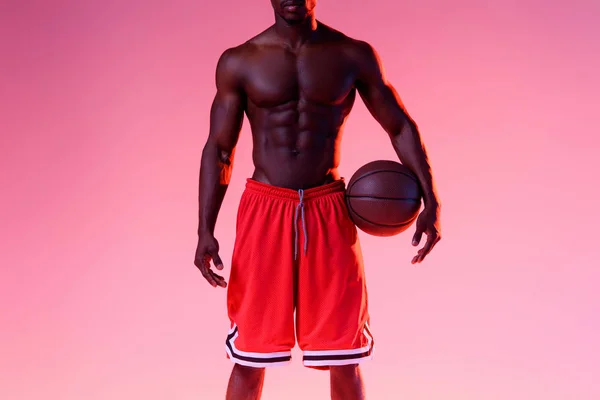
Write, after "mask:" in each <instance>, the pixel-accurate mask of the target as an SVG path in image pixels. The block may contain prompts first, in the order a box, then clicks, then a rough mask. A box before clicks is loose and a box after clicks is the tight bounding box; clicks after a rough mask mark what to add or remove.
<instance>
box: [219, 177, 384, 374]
mask: <svg viewBox="0 0 600 400" xmlns="http://www.w3.org/2000/svg"><path fill="white" fill-rule="evenodd" d="M344 195H345V185H344V181H343V180H339V181H336V182H334V183H331V184H328V185H324V186H320V187H317V188H313V189H307V190H304V191H302V190H299V191H295V190H291V189H283V188H278V187H273V186H270V185H266V184H263V183H260V182H257V181H254V180H251V179H249V180H248V182H247V184H246V190H245V191H244V193H243V195H242V198H241V201H240V206H239V211H238V215H237V227H236V240H235V246H234V250H233V260H232V264H231V275H230V278H229V287H228V290H227V310H228V314H229V319H230V320H231V329H230V331H229V335H228V336H227V341H226V351H227V356H228V357H229V358H230V359H231V360H232V361H233V362H235V363H238V364H242V365H246V366H251V367H267V366H274V365H283V364H288V363H289V362H291V358H292V354H291V349H292V348H293V347H294V345H295V343H296V339H297V340H298V345H299V347H300V349H301V350H302V351H303V358H304V360H303V361H304V365H305V366H307V367H313V368H319V369H326V368H328V367H329V366H331V365H346V364H355V363H358V362H360V361H363V360H365V359H370V358H371V357H372V353H373V337H372V335H371V333H370V331H369V314H368V310H367V290H366V284H365V275H364V270H363V261H362V254H361V250H360V244H359V241H358V235H357V230H356V227H355V225H354V223H353V222H352V220H351V219H350V217H349V215H348V210H347V208H346V202H345V198H344Z"/></svg>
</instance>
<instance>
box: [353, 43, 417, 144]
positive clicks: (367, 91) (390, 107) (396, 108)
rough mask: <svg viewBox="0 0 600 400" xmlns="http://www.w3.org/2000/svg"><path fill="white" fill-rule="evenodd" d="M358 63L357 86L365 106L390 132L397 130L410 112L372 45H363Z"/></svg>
mask: <svg viewBox="0 0 600 400" xmlns="http://www.w3.org/2000/svg"><path fill="white" fill-rule="evenodd" d="M358 65H359V68H358V76H357V81H356V88H357V90H358V93H359V94H360V96H361V98H362V99H363V102H364V103H365V106H366V107H367V109H368V110H369V112H370V113H371V114H372V115H373V117H374V118H375V119H376V120H377V121H378V122H379V123H380V124H381V126H382V127H383V128H384V129H385V130H386V131H387V132H388V133H389V134H392V133H394V132H397V131H398V130H399V129H401V128H402V126H404V124H405V122H406V120H407V118H409V117H408V113H407V112H406V109H405V108H404V105H403V104H402V101H401V99H400V96H399V95H398V93H397V92H396V89H395V88H394V87H393V86H392V84H391V83H390V82H388V80H387V78H386V76H385V72H384V69H383V65H382V63H381V60H380V58H379V56H378V54H377V53H376V51H375V50H374V49H373V48H372V47H371V46H370V45H368V44H363V45H362V46H361V53H360V56H359V61H358Z"/></svg>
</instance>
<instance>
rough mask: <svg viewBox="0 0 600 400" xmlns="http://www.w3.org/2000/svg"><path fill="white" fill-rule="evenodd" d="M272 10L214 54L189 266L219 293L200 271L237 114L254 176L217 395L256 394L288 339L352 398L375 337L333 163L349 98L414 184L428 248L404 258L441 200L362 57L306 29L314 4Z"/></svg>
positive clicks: (435, 230)
mask: <svg viewBox="0 0 600 400" xmlns="http://www.w3.org/2000/svg"><path fill="white" fill-rule="evenodd" d="M271 4H272V6H273V9H274V11H275V24H274V25H272V26H271V27H269V28H268V29H267V30H265V31H264V32H262V33H260V34H259V35H257V36H256V37H254V38H252V39H250V40H249V41H247V42H246V43H244V44H242V45H240V46H238V47H235V48H231V49H228V50H226V51H225V52H224V53H223V54H222V56H221V57H220V59H219V62H218V65H217V71H216V85H217V93H216V96H215V99H214V102H213V104H212V108H211V117H210V134H209V137H208V140H207V142H206V145H205V147H204V150H203V152H202V161H201V168H200V195H199V209H200V210H199V211H200V212H199V228H198V235H199V240H198V247H197V249H196V255H195V265H196V266H197V267H198V268H199V269H200V271H201V272H202V275H203V276H204V277H205V278H206V280H207V281H208V283H210V284H211V285H212V286H213V287H223V288H225V287H227V284H226V282H225V280H224V278H223V277H221V276H219V275H217V274H216V273H215V272H214V271H213V270H212V269H211V262H212V264H213V265H214V266H215V268H216V269H217V270H222V269H223V262H222V261H221V258H220V257H219V254H218V251H219V244H218V242H217V240H216V239H215V237H214V229H215V224H216V221H217V214H218V212H219V209H220V207H221V204H222V201H223V198H224V196H225V192H226V190H227V186H228V184H229V181H230V178H231V171H232V167H233V160H234V153H235V147H236V143H237V141H238V137H239V133H240V130H241V126H242V120H243V116H244V113H245V114H246V116H247V117H248V120H249V122H250V126H251V130H252V137H253V161H254V167H255V170H254V173H253V175H252V178H251V179H248V181H247V184H246V190H245V191H244V194H243V196H242V199H241V201H240V208H239V211H238V215H237V227H236V241H235V245H234V252H233V259H232V265H231V275H230V282H229V288H228V292H227V308H228V314H229V318H230V321H231V326H230V328H231V329H230V331H229V335H228V336H227V339H226V347H225V350H226V352H227V357H228V358H230V359H231V360H232V361H233V362H234V367H233V372H232V374H231V378H230V380H229V385H228V390H227V399H229V400H234V399H259V398H260V395H261V392H262V385H263V380H264V374H265V372H264V371H265V367H268V366H272V365H282V364H287V363H289V362H290V361H291V349H292V348H293V347H294V345H295V341H296V340H297V342H298V345H299V346H300V348H301V349H302V350H303V353H304V354H303V361H304V365H306V366H307V367H311V368H316V369H326V370H329V371H330V380H331V397H332V399H343V400H350V399H364V398H365V393H364V386H363V382H362V378H361V373H360V370H359V367H358V363H359V362H360V361H362V360H366V359H369V358H370V357H371V354H372V350H373V336H372V334H371V331H370V329H369V315H368V309H367V291H366V285H365V280H364V271H363V264H362V256H361V251H360V245H359V243H358V238H357V233H356V228H355V226H354V225H353V224H352V222H351V220H350V219H349V216H348V213H347V209H346V208H345V207H346V206H345V202H344V187H345V186H344V181H343V179H342V178H341V177H340V175H339V172H338V169H337V168H338V164H339V161H340V143H341V137H342V130H343V126H344V123H345V121H346V118H347V116H348V114H349V113H350V110H351V109H352V106H353V104H354V100H355V97H356V92H357V91H358V93H359V94H360V96H361V98H362V99H363V101H364V103H365V104H366V106H367V108H368V109H369V111H370V112H371V114H372V115H373V117H374V118H375V119H376V120H377V121H378V122H379V123H380V124H381V126H382V127H383V129H384V130H385V131H386V132H387V133H388V135H389V137H390V139H391V142H392V145H393V147H394V149H395V151H396V153H397V155H398V157H399V159H400V160H401V162H402V163H403V164H404V165H406V166H407V167H409V168H410V169H411V170H412V171H414V173H415V174H416V176H417V177H418V179H419V181H420V184H421V187H422V189H423V195H424V204H425V206H424V209H423V211H422V212H421V214H420V215H419V218H418V220H417V223H416V233H415V234H414V236H413V239H412V244H413V245H414V246H417V245H418V244H419V243H420V241H421V237H422V235H423V234H426V235H427V242H426V243H425V245H424V246H423V248H421V249H420V250H418V252H417V254H416V256H415V257H414V258H413V259H412V263H413V264H414V263H420V262H421V261H423V259H424V258H425V257H426V256H427V254H429V252H430V251H431V249H432V248H433V247H434V246H435V244H436V243H437V242H438V241H439V240H440V238H441V236H440V222H439V221H440V220H439V215H440V201H439V198H438V195H437V193H436V189H435V185H434V180H433V177H432V172H431V167H430V165H429V162H428V158H427V154H426V151H425V148H424V145H423V143H422V141H421V137H420V134H419V132H418V130H417V127H416V125H415V123H414V121H413V120H412V119H411V118H410V117H409V115H408V114H407V112H406V110H405V109H404V107H403V105H402V103H401V101H400V99H399V97H398V95H397V93H396V91H395V90H394V88H393V87H392V86H391V84H390V83H389V82H388V81H387V80H386V78H385V76H384V74H383V69H382V66H381V63H380V60H379V58H378V56H377V54H376V52H375V51H374V49H373V48H372V47H371V46H370V45H369V44H367V43H365V42H362V41H359V40H355V39H352V38H349V37H347V36H345V35H344V34H342V33H340V32H338V31H336V30H334V29H332V28H330V27H328V26H326V25H325V24H322V23H321V22H319V21H317V20H316V19H315V13H314V9H315V4H316V0H271ZM367 140H368V139H367Z"/></svg>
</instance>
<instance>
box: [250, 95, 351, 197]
mask: <svg viewBox="0 0 600 400" xmlns="http://www.w3.org/2000/svg"><path fill="white" fill-rule="evenodd" d="M290 106H291V107H290ZM319 108H320V109H314V110H310V111H308V110H302V112H299V111H298V108H297V107H293V106H292V104H289V103H288V106H287V107H281V106H280V107H276V108H274V109H264V108H263V109H259V108H256V109H254V110H252V112H250V113H248V117H249V120H250V124H251V127H252V136H253V142H254V150H253V161H254V167H255V171H254V174H253V176H252V178H253V179H255V180H257V181H260V182H263V183H267V184H269V185H273V186H278V187H284V188H289V189H295V190H298V189H309V188H311V187H316V186H320V185H324V184H327V183H330V182H333V181H335V180H337V179H340V176H339V172H338V170H337V167H338V165H339V158H340V157H339V145H340V139H341V131H342V127H343V124H344V120H345V117H346V115H347V112H348V111H349V110H343V108H345V107H339V106H337V107H336V106H333V107H331V106H329V107H319Z"/></svg>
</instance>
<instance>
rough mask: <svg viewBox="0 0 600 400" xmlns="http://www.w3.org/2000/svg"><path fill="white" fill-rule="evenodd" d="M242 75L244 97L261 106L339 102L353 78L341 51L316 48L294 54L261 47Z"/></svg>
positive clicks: (346, 92)
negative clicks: (296, 102)
mask: <svg viewBox="0 0 600 400" xmlns="http://www.w3.org/2000/svg"><path fill="white" fill-rule="evenodd" d="M245 75H246V79H245V85H244V86H245V91H246V94H247V96H248V99H249V100H250V101H251V102H252V103H253V104H255V105H256V106H258V107H265V108H269V107H276V106H278V105H281V104H285V103H289V102H294V101H305V102H310V103H316V104H322V105H337V104H341V103H342V102H343V101H344V100H345V99H346V98H347V97H348V95H349V94H350V93H351V91H352V89H353V88H354V81H355V79H354V78H355V73H354V71H353V66H352V64H351V63H350V62H349V61H348V60H347V59H345V57H344V55H343V53H342V52H341V51H336V50H335V49H328V48H319V47H317V48H307V49H302V50H301V51H299V52H297V53H294V52H291V51H288V50H285V49H283V48H271V49H267V50H261V51H260V52H259V53H258V54H256V55H255V56H253V57H252V58H251V59H250V60H249V61H248V65H247V68H246V71H245Z"/></svg>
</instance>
